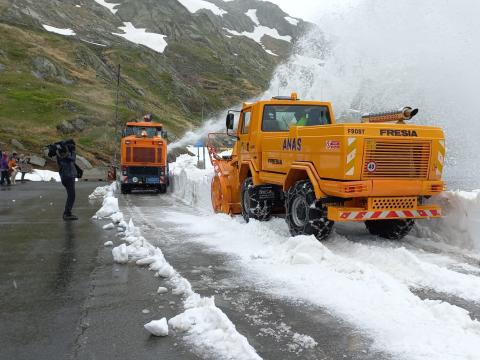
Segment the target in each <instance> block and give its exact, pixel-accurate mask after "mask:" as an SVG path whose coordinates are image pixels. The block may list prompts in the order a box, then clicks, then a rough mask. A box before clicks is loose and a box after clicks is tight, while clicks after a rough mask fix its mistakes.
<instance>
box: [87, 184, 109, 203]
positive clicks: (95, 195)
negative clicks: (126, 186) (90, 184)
mask: <svg viewBox="0 0 480 360" xmlns="http://www.w3.org/2000/svg"><path fill="white" fill-rule="evenodd" d="M109 190H110V185H105V186H99V187H97V188H96V189H95V190H93V192H92V193H91V194H90V195H88V198H89V199H90V200H96V199H103V198H104V197H105V195H107V193H108V191H109Z"/></svg>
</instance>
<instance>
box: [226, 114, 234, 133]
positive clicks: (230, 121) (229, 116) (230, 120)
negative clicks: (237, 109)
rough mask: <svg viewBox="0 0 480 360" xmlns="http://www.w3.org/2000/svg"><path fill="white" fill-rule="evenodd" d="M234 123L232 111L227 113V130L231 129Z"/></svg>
mask: <svg viewBox="0 0 480 360" xmlns="http://www.w3.org/2000/svg"><path fill="white" fill-rule="evenodd" d="M234 123H235V115H234V114H232V113H228V114H227V121H226V125H227V130H233V125H234Z"/></svg>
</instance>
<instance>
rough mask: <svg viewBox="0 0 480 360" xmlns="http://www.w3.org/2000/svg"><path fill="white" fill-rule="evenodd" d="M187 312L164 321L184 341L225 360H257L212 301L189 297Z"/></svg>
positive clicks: (247, 344) (248, 345)
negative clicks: (183, 336) (215, 353)
mask: <svg viewBox="0 0 480 360" xmlns="http://www.w3.org/2000/svg"><path fill="white" fill-rule="evenodd" d="M186 306H187V307H188V308H187V310H186V311H185V312H184V313H182V314H180V315H177V316H175V317H174V318H172V319H170V320H169V321H168V323H169V325H170V326H171V327H172V328H173V329H175V330H176V331H179V332H184V333H186V334H187V339H188V340H189V341H191V342H192V343H193V344H195V345H197V346H201V347H202V348H204V350H205V351H206V353H209V352H211V351H214V352H217V353H219V354H222V355H223V356H225V358H228V359H239V360H241V359H261V358H260V356H258V355H257V353H256V352H255V351H254V350H253V348H252V347H251V346H250V344H249V343H248V341H247V339H246V338H245V337H243V336H241V335H240V334H239V333H238V332H237V330H236V329H235V326H234V325H233V324H232V322H231V321H230V320H229V319H228V317H227V316H226V315H225V314H224V313H223V312H222V311H221V310H220V309H219V308H218V307H216V306H215V301H214V299H213V297H212V298H201V297H200V296H199V295H198V294H192V295H191V296H189V298H188V299H187V301H186Z"/></svg>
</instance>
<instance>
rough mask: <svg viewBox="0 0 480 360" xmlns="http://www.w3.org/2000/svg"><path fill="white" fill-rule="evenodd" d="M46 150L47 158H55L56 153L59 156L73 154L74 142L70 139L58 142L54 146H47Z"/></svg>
mask: <svg viewBox="0 0 480 360" xmlns="http://www.w3.org/2000/svg"><path fill="white" fill-rule="evenodd" d="M46 148H47V149H48V157H51V158H52V157H55V156H57V151H58V153H60V154H65V153H67V152H74V151H75V141H73V140H72V139H70V140H65V141H59V142H56V143H54V144H50V145H47V146H46Z"/></svg>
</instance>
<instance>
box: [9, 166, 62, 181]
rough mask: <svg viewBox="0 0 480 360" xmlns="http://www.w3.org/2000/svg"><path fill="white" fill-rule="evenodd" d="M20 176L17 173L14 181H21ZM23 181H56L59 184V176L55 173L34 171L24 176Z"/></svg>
mask: <svg viewBox="0 0 480 360" xmlns="http://www.w3.org/2000/svg"><path fill="white" fill-rule="evenodd" d="M21 179H22V174H21V173H18V174H17V176H16V177H15V180H21ZM25 180H29V181H56V182H60V181H61V180H60V174H59V173H58V172H57V171H51V170H38V169H34V170H33V171H32V172H31V173H26V174H25Z"/></svg>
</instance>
